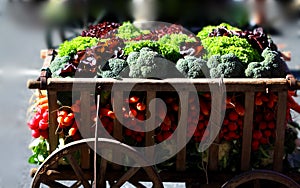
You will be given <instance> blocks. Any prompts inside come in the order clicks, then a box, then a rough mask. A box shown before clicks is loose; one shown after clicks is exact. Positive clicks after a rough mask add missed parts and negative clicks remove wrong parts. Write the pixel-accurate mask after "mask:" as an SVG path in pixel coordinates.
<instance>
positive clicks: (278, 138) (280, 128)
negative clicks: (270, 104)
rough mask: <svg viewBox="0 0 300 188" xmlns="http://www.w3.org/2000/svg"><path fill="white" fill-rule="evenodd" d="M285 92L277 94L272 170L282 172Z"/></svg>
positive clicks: (285, 106)
mask: <svg viewBox="0 0 300 188" xmlns="http://www.w3.org/2000/svg"><path fill="white" fill-rule="evenodd" d="M287 95H288V93H287V91H283V92H278V106H277V117H276V130H275V143H274V160H273V164H274V165H273V170H275V171H282V165H283V156H284V136H285V127H286V108H287Z"/></svg>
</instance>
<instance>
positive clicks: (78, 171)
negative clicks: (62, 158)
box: [67, 154, 92, 188]
mask: <svg viewBox="0 0 300 188" xmlns="http://www.w3.org/2000/svg"><path fill="white" fill-rule="evenodd" d="M67 159H68V161H69V163H70V165H71V166H72V168H73V170H74V172H75V174H76V176H77V177H78V179H79V180H80V181H81V182H82V184H83V186H84V187H85V188H86V187H92V186H91V185H90V183H89V182H88V180H86V179H85V178H84V173H83V172H82V170H81V168H80V166H79V164H78V162H77V161H76V159H75V158H74V157H73V155H72V154H68V155H67Z"/></svg>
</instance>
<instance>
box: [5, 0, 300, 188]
mask: <svg viewBox="0 0 300 188" xmlns="http://www.w3.org/2000/svg"><path fill="white" fill-rule="evenodd" d="M144 20H151V21H153V20H155V21H163V22H169V23H176V24H181V25H183V26H184V27H185V28H186V29H188V30H190V31H192V32H194V33H197V32H198V31H199V30H201V28H202V27H203V26H205V25H214V24H219V23H221V22H228V23H230V24H232V25H235V26H238V27H240V28H251V27H254V26H255V25H260V26H263V28H264V29H265V30H266V31H267V32H268V33H270V35H271V37H272V39H273V40H274V42H275V43H276V44H277V45H278V47H279V49H280V50H282V51H289V52H290V53H291V61H289V62H287V63H288V65H289V67H290V69H291V70H292V71H293V73H294V74H295V75H296V77H297V78H298V79H299V78H300V75H299V70H300V53H299V45H300V1H299V0H239V1H234V0H208V1H195V0H184V1H183V0H110V1H105V0H0V57H1V64H0V65H1V66H0V93H1V97H0V151H1V155H0V166H1V168H0V188H2V187H16V188H19V187H24V188H28V187H29V186H30V181H31V178H30V176H29V171H30V168H32V167H34V166H32V165H29V164H28V162H27V159H28V157H29V156H30V154H31V152H30V150H29V149H28V145H29V143H30V142H31V133H30V131H29V129H28V128H27V125H26V122H27V112H26V111H27V108H28V104H29V103H28V102H29V99H30V97H31V95H32V91H31V90H29V89H27V88H26V82H27V80H28V79H35V78H37V77H38V75H39V70H40V68H41V66H42V60H41V59H40V50H41V49H47V48H55V47H57V46H58V45H59V44H60V43H62V42H63V41H64V40H66V39H70V38H71V37H74V36H76V35H78V34H80V31H81V30H82V29H84V28H86V27H88V25H89V24H95V23H99V22H103V21H112V22H123V21H144ZM298 101H299V99H298ZM175 186H177V185H174V187H175Z"/></svg>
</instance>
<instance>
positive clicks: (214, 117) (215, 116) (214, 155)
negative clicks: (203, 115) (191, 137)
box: [200, 81, 227, 171]
mask: <svg viewBox="0 0 300 188" xmlns="http://www.w3.org/2000/svg"><path fill="white" fill-rule="evenodd" d="M226 90H227V88H225V86H224V85H223V81H222V82H220V84H219V85H218V86H214V87H212V90H211V100H212V101H211V113H210V118H209V122H208V125H207V129H208V130H209V141H208V142H207V141H206V143H205V144H204V145H208V144H210V143H211V145H210V146H209V151H208V152H209V154H208V169H209V170H210V171H218V169H219V143H220V138H219V132H220V130H221V127H222V124H223V120H224V115H225V96H226V95H225V93H226ZM200 108H201V106H200ZM217 130H218V131H217ZM212 139H214V140H212ZM202 144H203V143H202Z"/></svg>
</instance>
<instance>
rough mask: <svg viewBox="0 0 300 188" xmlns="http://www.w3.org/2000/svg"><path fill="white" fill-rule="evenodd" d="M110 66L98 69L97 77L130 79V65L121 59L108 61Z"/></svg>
mask: <svg viewBox="0 0 300 188" xmlns="http://www.w3.org/2000/svg"><path fill="white" fill-rule="evenodd" d="M107 65H108V66H104V67H101V66H99V67H98V72H97V76H98V77H101V78H118V77H128V76H127V75H128V71H127V70H126V68H127V67H128V63H127V62H126V61H125V60H123V59H119V58H111V59H109V60H108V64H107Z"/></svg>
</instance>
